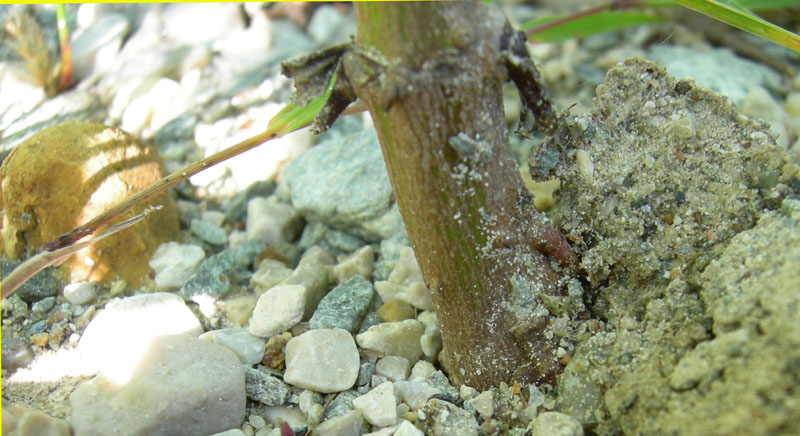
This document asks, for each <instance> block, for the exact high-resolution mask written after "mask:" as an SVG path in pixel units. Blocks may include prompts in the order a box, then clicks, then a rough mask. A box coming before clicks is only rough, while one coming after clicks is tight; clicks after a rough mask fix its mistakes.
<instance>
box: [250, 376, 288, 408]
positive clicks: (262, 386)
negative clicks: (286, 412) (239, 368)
mask: <svg viewBox="0 0 800 436" xmlns="http://www.w3.org/2000/svg"><path fill="white" fill-rule="evenodd" d="M245 393H246V394H247V398H249V399H251V400H253V401H258V402H260V403H262V404H264V405H267V406H280V405H281V404H283V403H285V402H286V400H287V399H288V398H289V388H288V387H287V386H286V385H285V384H284V383H283V382H282V381H280V380H279V379H278V378H276V377H273V376H271V375H269V374H267V373H266V372H264V371H262V370H260V369H258V368H250V369H248V370H247V372H246V373H245Z"/></svg>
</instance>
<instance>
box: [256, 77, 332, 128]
mask: <svg viewBox="0 0 800 436" xmlns="http://www.w3.org/2000/svg"><path fill="white" fill-rule="evenodd" d="M335 83H336V73H333V74H332V75H331V79H330V81H328V86H327V87H326V88H325V92H323V93H322V94H321V95H319V96H317V97H315V98H314V99H313V100H311V101H310V102H309V103H308V104H307V105H305V106H303V107H299V106H297V105H295V104H294V103H291V102H290V103H287V104H286V106H285V107H284V108H283V109H281V111H280V112H278V113H277V115H275V116H274V117H272V119H271V120H269V124H268V125H267V129H268V130H269V131H272V132H275V134H276V135H277V136H282V135H285V134H287V133H291V132H294V131H295V130H297V129H300V128H302V127H305V126H307V125H308V124H309V123H311V121H312V120H313V119H314V117H315V116H317V113H319V111H320V110H321V109H322V107H323V106H324V105H325V102H326V101H328V97H330V96H331V92H333V86H334V84H335Z"/></svg>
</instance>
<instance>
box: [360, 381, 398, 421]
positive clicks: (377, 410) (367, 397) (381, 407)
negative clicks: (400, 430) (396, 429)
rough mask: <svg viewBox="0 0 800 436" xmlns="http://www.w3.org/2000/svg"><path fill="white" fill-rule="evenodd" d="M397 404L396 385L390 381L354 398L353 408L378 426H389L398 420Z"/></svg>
mask: <svg viewBox="0 0 800 436" xmlns="http://www.w3.org/2000/svg"><path fill="white" fill-rule="evenodd" d="M396 406H397V399H396V398H395V395H394V386H393V385H392V382H388V381H387V382H384V383H382V384H381V385H380V386H378V387H376V388H375V389H373V390H371V391H369V392H367V393H366V394H364V395H362V396H360V397H358V398H356V399H354V400H353V408H355V409H356V410H358V411H360V412H361V414H362V415H364V418H365V419H366V420H367V422H369V423H370V424H372V425H374V426H376V427H387V426H390V425H394V423H395V422H397V407H396Z"/></svg>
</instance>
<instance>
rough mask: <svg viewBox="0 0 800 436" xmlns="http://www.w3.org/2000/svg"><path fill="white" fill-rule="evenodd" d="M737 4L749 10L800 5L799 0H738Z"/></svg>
mask: <svg viewBox="0 0 800 436" xmlns="http://www.w3.org/2000/svg"><path fill="white" fill-rule="evenodd" d="M737 3H738V4H739V6H741V7H742V8H745V9H749V10H751V11H757V10H765V9H783V8H789V7H792V6H800V0H739V1H738V2H737Z"/></svg>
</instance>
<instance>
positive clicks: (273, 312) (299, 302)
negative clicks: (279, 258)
mask: <svg viewBox="0 0 800 436" xmlns="http://www.w3.org/2000/svg"><path fill="white" fill-rule="evenodd" d="M307 294H308V288H306V287H305V286H301V285H278V286H274V287H272V288H271V289H270V290H268V291H267V292H264V293H263V294H261V296H260V297H258V301H257V302H256V307H255V309H253V316H252V317H251V318H250V334H252V335H254V336H258V337H261V338H269V337H271V336H274V335H277V334H280V333H283V332H285V331H286V330H289V329H290V328H292V327H294V326H295V325H296V324H297V323H299V322H300V321H302V319H303V313H304V312H305V307H306V299H307V298H308V295H307Z"/></svg>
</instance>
